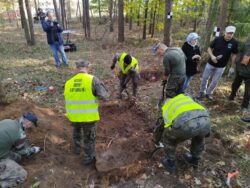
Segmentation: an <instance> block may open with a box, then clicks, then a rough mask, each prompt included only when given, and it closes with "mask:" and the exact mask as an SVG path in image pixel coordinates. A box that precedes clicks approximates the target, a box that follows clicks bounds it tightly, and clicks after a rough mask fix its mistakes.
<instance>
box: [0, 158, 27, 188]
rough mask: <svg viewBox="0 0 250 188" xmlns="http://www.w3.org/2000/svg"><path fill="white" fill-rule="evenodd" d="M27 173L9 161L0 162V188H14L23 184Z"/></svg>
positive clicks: (2, 160)
mask: <svg viewBox="0 0 250 188" xmlns="http://www.w3.org/2000/svg"><path fill="white" fill-rule="evenodd" d="M26 177H27V172H26V171H25V170H24V169H23V167H21V166H20V165H19V164H17V163H16V162H15V161H13V160H11V159H1V160H0V187H1V188H7V187H14V186H17V185H18V184H21V183H23V182H24V180H25V179H26Z"/></svg>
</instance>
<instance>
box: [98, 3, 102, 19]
mask: <svg viewBox="0 0 250 188" xmlns="http://www.w3.org/2000/svg"><path fill="white" fill-rule="evenodd" d="M98 14H99V19H100V20H101V19H102V13H101V0H98Z"/></svg>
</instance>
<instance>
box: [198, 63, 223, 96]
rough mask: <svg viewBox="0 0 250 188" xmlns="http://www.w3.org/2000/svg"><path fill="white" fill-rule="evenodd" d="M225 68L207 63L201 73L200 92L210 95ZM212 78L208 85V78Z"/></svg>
mask: <svg viewBox="0 0 250 188" xmlns="http://www.w3.org/2000/svg"><path fill="white" fill-rule="evenodd" d="M224 70H225V68H224V67H223V68H219V67H214V66H212V65H210V64H209V63H207V65H206V67H205V70H204V72H203V75H202V81H201V86H200V93H206V94H208V95H212V94H213V92H214V90H215V88H216V86H217V85H218V82H219V80H220V78H221V76H222V74H223V72H224ZM209 78H212V81H211V83H210V85H209V87H208V80H209Z"/></svg>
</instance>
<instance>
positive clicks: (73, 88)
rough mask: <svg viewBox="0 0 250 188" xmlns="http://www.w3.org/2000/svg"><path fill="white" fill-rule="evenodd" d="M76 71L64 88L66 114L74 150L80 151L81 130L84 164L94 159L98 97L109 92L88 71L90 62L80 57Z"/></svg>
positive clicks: (104, 98) (107, 95) (104, 95)
mask: <svg viewBox="0 0 250 188" xmlns="http://www.w3.org/2000/svg"><path fill="white" fill-rule="evenodd" d="M76 68H77V74H76V75H75V76H73V77H72V78H70V79H69V80H68V81H67V82H66V84H65V88H64V97H65V107H66V114H67V117H68V119H69V120H70V122H71V123H72V126H73V140H74V151H75V153H76V154H80V151H81V139H82V131H83V142H84V146H83V150H84V155H83V156H84V160H83V164H84V165H85V166H87V165H90V164H92V163H93V162H95V143H96V122H97V121H99V119H100V117H99V112H98V99H102V100H108V98H109V94H108V92H107V90H106V88H105V86H104V85H103V84H102V82H101V81H100V80H99V79H98V78H96V77H94V76H93V75H90V74H88V71H89V63H88V62H87V61H85V60H82V59H79V60H78V61H77V62H76Z"/></svg>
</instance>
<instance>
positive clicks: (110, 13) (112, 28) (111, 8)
mask: <svg viewBox="0 0 250 188" xmlns="http://www.w3.org/2000/svg"><path fill="white" fill-rule="evenodd" d="M109 19H110V25H109V31H110V32H113V31H114V18H113V0H109Z"/></svg>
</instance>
